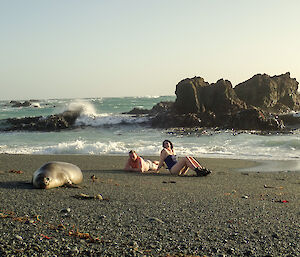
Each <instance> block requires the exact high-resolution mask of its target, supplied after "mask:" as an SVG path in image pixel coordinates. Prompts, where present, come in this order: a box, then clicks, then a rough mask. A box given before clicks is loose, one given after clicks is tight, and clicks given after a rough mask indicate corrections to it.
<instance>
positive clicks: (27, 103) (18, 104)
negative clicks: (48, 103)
mask: <svg viewBox="0 0 300 257" xmlns="http://www.w3.org/2000/svg"><path fill="white" fill-rule="evenodd" d="M10 104H11V107H29V106H31V102H30V101H24V102H20V101H10Z"/></svg>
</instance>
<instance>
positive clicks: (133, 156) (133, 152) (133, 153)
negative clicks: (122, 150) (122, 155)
mask: <svg viewBox="0 0 300 257" xmlns="http://www.w3.org/2000/svg"><path fill="white" fill-rule="evenodd" d="M128 154H129V158H130V159H131V160H133V161H135V160H136V158H137V157H138V155H137V154H136V152H135V151H134V150H130V151H129V153H128Z"/></svg>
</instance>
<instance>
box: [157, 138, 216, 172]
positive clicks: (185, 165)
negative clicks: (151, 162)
mask: <svg viewBox="0 0 300 257" xmlns="http://www.w3.org/2000/svg"><path fill="white" fill-rule="evenodd" d="M164 163H166V165H167V167H168V170H169V171H170V173H171V174H176V175H184V174H185V173H186V172H187V170H188V169H189V168H190V169H192V170H194V171H195V172H196V175H197V176H198V177H202V176H207V175H208V174H210V173H211V171H210V170H208V169H206V168H204V167H202V166H201V165H200V164H199V163H198V162H197V160H196V159H195V158H193V157H190V156H186V157H184V158H181V159H179V160H177V157H176V155H175V152H174V149H173V144H172V143H171V141H169V140H165V141H163V149H162V150H161V152H160V160H159V164H158V168H157V171H159V169H160V168H161V167H162V166H163V165H164Z"/></svg>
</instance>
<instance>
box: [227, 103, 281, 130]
mask: <svg viewBox="0 0 300 257" xmlns="http://www.w3.org/2000/svg"><path fill="white" fill-rule="evenodd" d="M232 128H234V129H250V130H281V129H283V128H284V124H283V122H282V121H281V120H280V119H278V117H277V116H275V117H274V116H270V115H269V114H268V113H263V112H262V111H261V110H259V109H257V108H252V109H248V110H242V111H240V112H238V113H236V114H234V115H233V116H232Z"/></svg>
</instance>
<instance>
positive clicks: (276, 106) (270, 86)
mask: <svg viewBox="0 0 300 257" xmlns="http://www.w3.org/2000/svg"><path fill="white" fill-rule="evenodd" d="M298 84H299V83H298V82H297V81H296V79H294V78H291V77H290V73H289V72H287V73H285V74H282V75H279V76H273V77H270V76H269V75H267V74H263V75H261V74H257V75H255V76H253V77H252V78H251V79H249V80H247V81H245V82H243V83H240V84H238V85H237V86H236V87H235V88H234V91H235V92H236V94H237V95H238V97H239V98H240V99H241V100H243V101H245V102H246V103H247V104H248V105H252V106H256V107H259V108H262V109H263V110H267V111H271V112H275V113H282V112H287V111H291V110H294V111H298V110H300V96H299V93H298V91H297V90H298Z"/></svg>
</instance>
